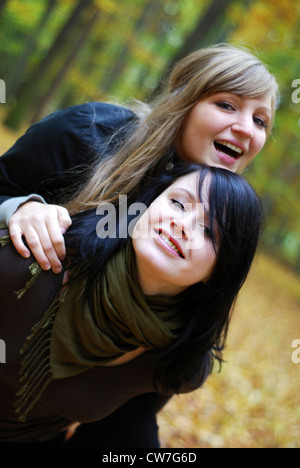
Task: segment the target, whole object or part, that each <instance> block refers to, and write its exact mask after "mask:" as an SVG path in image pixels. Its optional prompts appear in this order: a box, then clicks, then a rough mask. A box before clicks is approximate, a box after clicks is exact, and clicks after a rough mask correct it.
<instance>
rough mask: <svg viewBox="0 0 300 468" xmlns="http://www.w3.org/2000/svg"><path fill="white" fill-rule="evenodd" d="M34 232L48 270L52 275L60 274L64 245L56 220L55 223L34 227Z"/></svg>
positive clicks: (49, 222) (50, 222)
mask: <svg viewBox="0 0 300 468" xmlns="http://www.w3.org/2000/svg"><path fill="white" fill-rule="evenodd" d="M35 231H36V232H37V235H38V238H39V242H40V246H41V249H42V250H43V253H44V256H45V257H46V258H47V261H48V264H49V265H50V268H51V269H52V270H53V272H54V273H59V272H61V270H62V264H61V260H63V259H64V258H65V245H64V238H63V236H62V234H61V232H60V228H59V225H58V222H57V219H56V220H55V221H53V220H51V221H48V222H46V223H45V224H41V225H39V226H38V227H37V226H35ZM33 253H34V252H33Z"/></svg>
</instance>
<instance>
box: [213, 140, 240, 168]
mask: <svg viewBox="0 0 300 468" xmlns="http://www.w3.org/2000/svg"><path fill="white" fill-rule="evenodd" d="M217 141H225V142H226V143H229V144H231V145H234V146H237V147H238V148H240V149H241V150H242V154H241V155H240V156H239V157H238V158H233V157H231V156H229V155H227V154H225V153H222V152H221V151H219V150H218V149H217V148H216V146H215V144H214V148H215V151H216V153H217V155H218V157H219V158H220V159H221V160H222V161H224V162H225V163H226V164H229V165H234V164H235V163H237V162H238V161H239V160H240V159H241V158H242V157H243V156H244V155H245V153H247V148H246V146H245V145H243V144H242V143H241V142H239V141H236V140H229V139H227V138H218V139H216V140H214V143H215V142H217Z"/></svg>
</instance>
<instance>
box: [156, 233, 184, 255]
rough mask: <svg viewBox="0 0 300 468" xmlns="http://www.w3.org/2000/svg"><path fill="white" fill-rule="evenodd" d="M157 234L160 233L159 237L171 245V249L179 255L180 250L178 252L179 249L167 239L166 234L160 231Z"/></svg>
mask: <svg viewBox="0 0 300 468" xmlns="http://www.w3.org/2000/svg"><path fill="white" fill-rule="evenodd" d="M159 235H160V237H161V238H162V239H163V240H164V241H165V242H166V243H167V244H168V245H169V246H170V247H172V249H173V250H175V252H176V253H178V254H179V255H180V252H179V250H178V249H177V247H176V246H175V245H174V244H173V242H171V241H170V239H169V238H168V237H167V236H165V235H164V234H162V233H161V234H159Z"/></svg>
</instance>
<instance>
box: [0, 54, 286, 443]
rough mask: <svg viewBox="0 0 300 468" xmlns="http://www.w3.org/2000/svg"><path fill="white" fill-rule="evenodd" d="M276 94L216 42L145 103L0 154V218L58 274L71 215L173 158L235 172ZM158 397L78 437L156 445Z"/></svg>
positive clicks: (102, 109) (84, 119)
mask: <svg viewBox="0 0 300 468" xmlns="http://www.w3.org/2000/svg"><path fill="white" fill-rule="evenodd" d="M277 92H278V90H277V84H276V80H275V78H274V76H272V75H271V74H270V73H269V71H268V70H267V68H266V66H265V65H264V64H263V63H261V62H260V60H259V59H257V57H255V56H253V55H252V54H251V53H249V52H248V51H245V50H244V49H240V48H237V47H232V46H230V45H220V46H214V47H209V48H207V49H202V50H199V51H197V52H195V53H193V54H191V55H190V56H188V57H186V58H185V59H183V60H182V61H181V62H180V63H179V64H178V65H177V66H176V67H175V69H174V70H173V72H172V74H171V76H170V80H169V82H168V83H167V87H166V93H165V94H164V95H163V96H162V98H161V99H160V100H157V101H155V102H154V104H153V106H142V107H138V108H136V107H134V108H133V109H132V110H129V109H128V108H124V107H119V106H115V105H110V104H103V103H88V104H83V105H79V106H73V107H71V108H69V109H65V110H62V111H58V112H55V113H54V114H52V115H50V116H48V117H46V118H45V119H43V120H42V121H41V122H39V123H37V124H35V125H33V126H32V127H31V128H30V129H29V130H28V131H27V132H26V133H25V135H23V136H22V137H21V138H20V139H19V140H18V141H17V143H16V144H15V145H14V146H13V147H12V148H11V149H10V150H9V151H8V152H7V153H6V154H5V155H3V156H2V157H1V158H0V192H1V194H0V201H1V202H3V203H2V204H1V205H0V219H2V220H3V221H5V222H6V223H7V226H8V227H9V231H10V235H11V239H12V242H13V244H14V246H15V248H16V249H17V251H18V252H19V253H20V254H21V255H22V256H24V257H25V258H26V257H27V256H29V255H30V253H31V254H32V255H33V257H35V258H36V259H37V261H38V263H39V264H40V266H41V267H42V269H44V270H48V269H50V268H52V270H53V271H54V272H60V271H61V268H62V265H61V260H62V259H63V258H64V257H65V253H66V251H65V242H64V237H63V236H62V232H61V231H63V232H65V231H66V230H67V229H68V228H69V226H70V224H71V218H70V214H71V215H74V214H75V215H76V214H77V213H79V212H81V211H83V210H86V209H90V208H92V207H96V206H98V204H99V203H100V202H101V203H102V202H113V203H115V202H116V199H117V198H118V196H119V194H121V195H122V194H123V195H127V196H128V197H130V198H131V200H132V201H135V200H136V199H137V198H138V196H139V191H140V189H142V188H143V187H144V185H145V180H147V178H148V177H152V176H153V175H154V174H157V173H162V172H163V171H164V169H165V167H167V168H168V169H170V168H171V167H172V166H173V165H174V164H176V162H177V161H180V160H183V161H189V162H193V163H205V164H208V165H213V166H218V167H224V168H227V169H229V170H231V171H233V172H242V171H243V170H244V168H245V167H246V166H247V165H248V164H249V163H250V162H251V161H252V160H253V159H254V158H255V156H256V155H257V154H258V153H259V151H260V150H261V149H262V147H263V146H264V143H265V141H266V139H267V137H268V135H270V133H271V129H272V124H273V120H274V115H275V107H276V99H277ZM74 194H75V195H74ZM45 202H46V203H45ZM66 202H67V203H66ZM25 240H26V241H27V244H26V242H25ZM28 247H29V248H28ZM118 377H119V378H120V379H121V374H120V373H119V374H118ZM119 384H120V385H122V382H121V380H120V381H119ZM166 401H167V398H162V397H160V396H158V394H154V393H152V394H147V395H144V396H140V397H139V398H134V399H133V400H132V401H130V402H129V403H127V404H125V405H124V406H123V407H122V408H121V407H120V409H119V410H117V411H116V412H115V413H114V414H112V415H111V416H109V417H107V418H105V419H103V420H102V421H99V422H98V423H97V427H96V426H95V425H90V426H89V428H90V430H88V429H86V432H85V435H86V439H87V440H88V442H90V441H91V440H92V438H93V437H94V434H95V433H96V434H99V437H98V438H97V440H95V444H96V445H98V446H108V447H139V446H143V447H157V446H158V445H159V442H158V438H157V426H156V420H155V413H156V412H157V411H158V410H159V409H160V408H161V407H162V406H163V404H164V403H165V402H166ZM128 421H130V422H131V424H129V423H128ZM81 433H82V431H81ZM92 434H93V437H92ZM77 435H78V434H77ZM78 439H79V436H78V438H77V441H78ZM73 440H75V439H73ZM78 443H79V442H78ZM80 443H82V440H81V442H80Z"/></svg>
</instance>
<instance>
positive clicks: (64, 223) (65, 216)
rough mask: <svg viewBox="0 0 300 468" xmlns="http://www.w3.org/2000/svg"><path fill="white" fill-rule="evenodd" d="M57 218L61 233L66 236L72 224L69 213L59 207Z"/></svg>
mask: <svg viewBox="0 0 300 468" xmlns="http://www.w3.org/2000/svg"><path fill="white" fill-rule="evenodd" d="M57 216H58V222H59V225H60V229H61V232H62V234H65V233H66V231H67V230H68V229H69V227H70V226H71V224H72V220H71V218H70V215H69V212H68V210H67V209H66V208H63V207H57Z"/></svg>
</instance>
